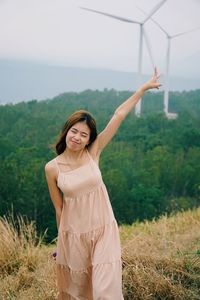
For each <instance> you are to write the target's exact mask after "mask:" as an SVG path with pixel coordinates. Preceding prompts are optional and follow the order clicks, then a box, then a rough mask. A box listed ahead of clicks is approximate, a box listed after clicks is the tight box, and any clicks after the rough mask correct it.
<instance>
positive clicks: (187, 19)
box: [0, 0, 200, 78]
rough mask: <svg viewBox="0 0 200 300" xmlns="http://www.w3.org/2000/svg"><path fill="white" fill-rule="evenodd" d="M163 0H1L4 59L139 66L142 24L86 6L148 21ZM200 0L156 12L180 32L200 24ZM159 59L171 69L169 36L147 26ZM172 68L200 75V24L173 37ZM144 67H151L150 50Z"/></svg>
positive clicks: (183, 0)
mask: <svg viewBox="0 0 200 300" xmlns="http://www.w3.org/2000/svg"><path fill="white" fill-rule="evenodd" d="M158 2H160V0H99V1H97V0H0V44H1V47H0V59H4V58H9V59H10V58H12V59H13V58H14V59H26V60H36V61H40V62H45V63H46V62H48V63H50V64H55V65H56V64H59V65H65V66H78V67H86V68H88V67H89V68H104V69H105V68H107V69H114V70H123V71H137V64H138V45H139V26H138V25H136V24H130V23H124V22H120V21H117V20H114V19H111V18H108V17H105V16H101V15H98V14H94V13H90V12H87V11H84V10H81V9H80V8H79V6H85V7H89V8H93V9H97V10H101V11H104V12H108V13H111V14H116V15H118V16H123V17H127V18H131V19H133V20H138V21H142V20H143V19H144V15H143V14H142V13H141V12H140V11H139V10H138V8H137V6H140V7H141V8H143V9H144V10H146V11H147V12H150V11H151V9H152V8H153V7H154V5H156V4H157V3H158ZM199 15H200V0H168V1H167V2H166V3H165V4H164V5H163V6H162V8H161V9H160V10H159V11H158V12H157V13H156V14H155V15H154V19H155V20H157V21H158V22H159V23H160V24H161V25H162V26H163V27H164V28H165V30H166V31H167V32H168V33H169V34H171V35H174V34H177V33H179V32H182V31H187V30H190V29H192V28H195V27H200V19H199ZM145 29H146V31H147V33H148V35H149V39H150V42H151V44H152V49H153V53H154V56H155V62H156V64H157V66H158V68H159V70H160V72H161V73H164V71H165V55H166V45H167V43H166V41H167V40H166V36H165V35H164V34H163V33H162V32H161V31H160V29H158V28H157V27H156V26H155V24H153V23H152V22H151V21H149V22H148V23H147V24H146V25H145ZM171 45H172V47H171V65H170V72H171V74H172V75H174V76H182V77H191V78H192V77H193V78H195V77H196V78H200V29H199V30H198V31H195V32H192V33H189V34H187V35H184V36H181V37H178V38H176V39H173V40H172V44H171ZM143 71H144V72H145V73H149V72H151V64H150V60H149V57H148V54H147V51H146V49H144V59H143Z"/></svg>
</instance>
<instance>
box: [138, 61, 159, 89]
mask: <svg viewBox="0 0 200 300" xmlns="http://www.w3.org/2000/svg"><path fill="white" fill-rule="evenodd" d="M159 77H160V75H158V72H157V68H156V67H155V69H154V75H153V77H152V78H151V79H150V80H149V81H147V82H146V83H145V84H144V85H142V86H141V88H140V90H141V91H142V92H145V91H147V90H150V89H159V87H160V86H161V85H162V84H160V83H159V82H158V79H159Z"/></svg>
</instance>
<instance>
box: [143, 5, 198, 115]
mask: <svg viewBox="0 0 200 300" xmlns="http://www.w3.org/2000/svg"><path fill="white" fill-rule="evenodd" d="M138 9H139V10H141V11H142V12H143V13H144V14H145V15H147V13H146V12H145V11H144V10H143V9H141V8H139V7H138ZM151 20H152V21H153V23H154V24H156V25H157V26H158V27H159V28H160V30H161V31H162V32H164V34H165V35H166V37H167V51H166V75H165V88H164V113H165V115H166V116H167V117H168V118H169V119H175V118H176V117H177V114H176V113H170V112H169V67H170V54H171V40H172V39H174V38H176V37H179V36H181V35H184V34H188V33H190V32H192V31H195V30H198V29H199V28H200V27H196V28H193V29H190V30H187V31H184V32H180V33H177V34H174V35H170V34H169V33H168V32H167V31H166V30H165V29H164V28H163V27H162V26H161V25H160V24H159V23H158V22H157V21H155V20H154V19H153V18H151Z"/></svg>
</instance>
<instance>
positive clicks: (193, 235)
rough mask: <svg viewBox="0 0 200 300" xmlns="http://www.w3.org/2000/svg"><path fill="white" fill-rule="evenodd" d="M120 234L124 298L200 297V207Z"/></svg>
mask: <svg viewBox="0 0 200 300" xmlns="http://www.w3.org/2000/svg"><path fill="white" fill-rule="evenodd" d="M120 234H121V240H122V256H123V266H124V268H123V290H124V297H125V299H127V300H129V299H137V300H147V299H148V300H149V299H162V300H164V299H177V300H178V299H180V300H187V299H190V300H197V299H200V208H199V209H197V210H194V211H188V212H183V213H178V214H177V215H175V216H171V217H170V218H167V217H166V216H163V217H161V218H160V219H159V220H158V221H152V222H144V223H138V224H133V225H132V226H121V227H120Z"/></svg>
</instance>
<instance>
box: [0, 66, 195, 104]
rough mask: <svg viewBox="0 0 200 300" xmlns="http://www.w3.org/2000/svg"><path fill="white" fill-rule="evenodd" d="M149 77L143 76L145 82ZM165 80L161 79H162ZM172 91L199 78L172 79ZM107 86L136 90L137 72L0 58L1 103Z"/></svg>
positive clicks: (190, 87)
mask: <svg viewBox="0 0 200 300" xmlns="http://www.w3.org/2000/svg"><path fill="white" fill-rule="evenodd" d="M147 78H148V76H143V79H142V80H143V81H145V80H146V79H147ZM161 80H162V79H161ZM170 87H171V90H178V91H182V90H192V89H199V88H200V80H198V79H184V78H171V83H170ZM104 88H108V89H111V88H113V89H116V90H135V89H136V88H137V74H136V73H131V72H122V71H112V70H103V69H84V68H75V67H74V68H73V67H62V66H52V65H45V64H41V63H34V62H27V61H18V60H16V61H12V60H0V103H2V104H3V103H8V102H13V103H16V102H20V101H28V100H32V99H37V100H41V99H46V98H52V97H54V96H56V95H58V94H61V93H64V92H69V91H74V92H80V91H83V90H86V89H92V90H95V89H98V90H103V89H104Z"/></svg>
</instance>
